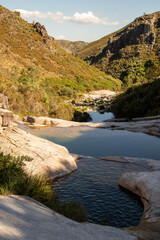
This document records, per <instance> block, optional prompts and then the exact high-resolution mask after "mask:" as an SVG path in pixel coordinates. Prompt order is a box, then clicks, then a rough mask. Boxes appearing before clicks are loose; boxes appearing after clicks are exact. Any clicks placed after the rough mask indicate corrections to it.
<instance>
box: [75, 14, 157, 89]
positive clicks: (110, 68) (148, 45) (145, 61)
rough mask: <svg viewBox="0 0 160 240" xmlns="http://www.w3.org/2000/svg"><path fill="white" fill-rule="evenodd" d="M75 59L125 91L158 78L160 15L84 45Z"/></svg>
mask: <svg viewBox="0 0 160 240" xmlns="http://www.w3.org/2000/svg"><path fill="white" fill-rule="evenodd" d="M78 56H79V57H80V58H81V59H83V60H85V61H86V62H88V63H89V64H91V65H95V66H96V67H97V68H98V69H100V70H102V71H104V72H105V73H107V74H111V75H112V76H113V77H116V78H119V79H120V80H121V81H122V82H123V83H124V86H125V87H128V86H131V85H132V84H134V83H144V82H147V81H150V80H152V79H154V78H155V77H157V76H158V75H160V12H156V13H153V14H149V15H144V16H142V17H139V18H136V19H135V20H134V21H133V22H132V23H130V24H128V25H127V26H125V27H124V28H123V29H121V30H119V31H117V32H114V33H112V34H110V35H107V36H105V37H103V38H102V39H100V40H98V41H95V42H92V43H90V44H88V45H87V46H86V47H85V48H84V49H82V50H81V51H80V52H79V53H78Z"/></svg>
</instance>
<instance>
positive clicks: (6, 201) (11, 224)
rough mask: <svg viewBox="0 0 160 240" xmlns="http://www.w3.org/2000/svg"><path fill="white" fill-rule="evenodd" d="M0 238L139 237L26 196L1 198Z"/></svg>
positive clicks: (103, 239)
mask: <svg viewBox="0 0 160 240" xmlns="http://www.w3.org/2000/svg"><path fill="white" fill-rule="evenodd" d="M0 215H1V218H0V239H3V240H4V239H6V240H22V239H23V240H29V239H30V240H31V239H34V240H44V239H47V240H53V239H55V240H64V239H65V240H106V239H107V240H137V237H134V236H132V235H130V233H128V232H127V231H123V230H120V229H116V228H113V227H108V226H100V225H96V224H91V223H83V224H81V223H77V222H75V221H72V220H70V219H67V218H66V217H64V216H62V215H60V214H58V213H56V212H54V211H52V210H51V209H49V208H47V207H45V206H44V205H42V204H40V203H38V202H37V201H35V200H32V199H31V198H28V197H22V196H1V197H0Z"/></svg>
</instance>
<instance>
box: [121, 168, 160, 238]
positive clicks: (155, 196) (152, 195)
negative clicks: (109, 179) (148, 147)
mask: <svg viewBox="0 0 160 240" xmlns="http://www.w3.org/2000/svg"><path fill="white" fill-rule="evenodd" d="M119 184H120V185H121V186H122V187H124V188H127V189H128V190H130V191H132V192H134V193H136V194H137V195H139V196H140V197H141V199H142V201H143V204H144V213H143V217H142V219H141V223H140V224H139V226H137V227H133V228H132V229H131V230H133V231H134V234H135V235H136V236H138V237H140V238H141V239H145V240H146V239H153V240H158V239H160V171H153V172H140V173H134V172H133V173H125V174H123V175H122V177H121V178H120V180H119Z"/></svg>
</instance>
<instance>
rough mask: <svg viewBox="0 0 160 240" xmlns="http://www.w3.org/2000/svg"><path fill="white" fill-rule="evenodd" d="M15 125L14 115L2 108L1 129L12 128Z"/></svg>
mask: <svg viewBox="0 0 160 240" xmlns="http://www.w3.org/2000/svg"><path fill="white" fill-rule="evenodd" d="M12 123H13V113H12V112H11V111H9V110H7V109H3V108H0V127H10V126H12Z"/></svg>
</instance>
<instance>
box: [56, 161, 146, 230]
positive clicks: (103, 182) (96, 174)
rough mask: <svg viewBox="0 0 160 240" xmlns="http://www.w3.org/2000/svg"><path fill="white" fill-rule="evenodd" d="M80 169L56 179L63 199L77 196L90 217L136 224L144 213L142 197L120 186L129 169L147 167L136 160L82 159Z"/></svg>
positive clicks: (118, 224)
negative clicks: (133, 161)
mask: <svg viewBox="0 0 160 240" xmlns="http://www.w3.org/2000/svg"><path fill="white" fill-rule="evenodd" d="M77 164H78V170H77V171H76V172H75V173H73V174H71V175H69V176H67V177H64V178H61V179H58V180H57V181H56V182H55V184H54V185H55V187H56V191H57V192H58V194H59V198H60V200H61V201H71V200H75V201H77V202H79V203H81V204H82V205H83V206H84V208H85V210H86V212H87V213H88V221H89V222H93V223H98V224H103V225H110V226H115V227H128V226H135V225H137V224H138V223H139V221H140V218H141V216H142V213H143V205H142V203H141V201H140V199H139V198H138V197H137V196H136V195H134V194H131V193H130V192H128V191H126V190H124V189H122V188H120V187H119V186H118V184H117V183H118V179H119V178H120V176H121V175H122V174H123V173H124V172H126V171H133V170H134V171H140V170H142V171H146V168H145V167H142V166H136V165H133V164H124V163H115V162H108V161H103V160H98V159H87V158H84V159H81V160H79V161H78V162H77Z"/></svg>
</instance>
